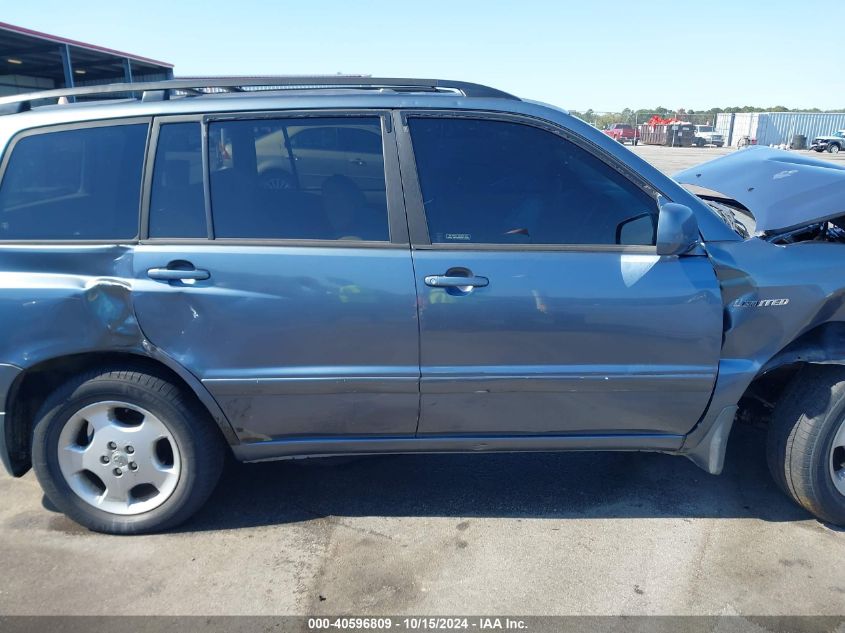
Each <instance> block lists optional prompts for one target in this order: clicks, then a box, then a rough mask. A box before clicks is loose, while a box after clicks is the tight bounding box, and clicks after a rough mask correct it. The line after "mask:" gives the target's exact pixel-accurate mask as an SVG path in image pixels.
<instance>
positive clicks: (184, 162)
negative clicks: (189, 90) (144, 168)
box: [149, 122, 208, 238]
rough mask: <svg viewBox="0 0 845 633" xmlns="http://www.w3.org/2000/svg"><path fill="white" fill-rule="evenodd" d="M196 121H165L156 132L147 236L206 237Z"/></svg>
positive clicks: (198, 129)
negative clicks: (157, 132) (166, 122)
mask: <svg viewBox="0 0 845 633" xmlns="http://www.w3.org/2000/svg"><path fill="white" fill-rule="evenodd" d="M202 170H203V166H202V137H201V129H200V124H199V122H191V123H168V124H165V125H162V126H161V128H160V129H159V134H158V145H157V146H156V155H155V165H154V167H153V184H152V189H151V191H150V231H149V233H150V237H176V238H179V237H207V236H208V230H207V228H206V221H205V192H204V191H203V178H202Z"/></svg>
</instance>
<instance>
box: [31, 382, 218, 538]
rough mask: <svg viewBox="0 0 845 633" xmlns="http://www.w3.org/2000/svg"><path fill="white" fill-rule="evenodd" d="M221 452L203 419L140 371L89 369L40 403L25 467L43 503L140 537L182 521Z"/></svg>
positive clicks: (206, 491) (208, 485) (211, 482)
mask: <svg viewBox="0 0 845 633" xmlns="http://www.w3.org/2000/svg"><path fill="white" fill-rule="evenodd" d="M224 450H225V447H224V444H223V440H222V437H221V435H220V433H219V431H218V430H217V429H216V428H215V427H214V425H213V422H212V421H211V420H209V419H208V415H207V413H206V412H205V411H204V410H202V409H201V407H200V405H199V404H198V403H197V402H195V401H194V400H193V399H192V398H190V397H189V396H188V394H185V393H183V392H182V391H181V389H180V388H179V387H177V386H176V385H174V384H173V383H172V382H170V381H169V380H167V379H165V378H163V377H159V376H156V375H154V374H153V373H147V372H145V371H143V370H141V369H140V368H139V369H137V370H135V369H112V370H105V371H95V372H92V373H90V374H87V375H84V376H80V377H78V378H76V379H74V380H71V381H69V382H68V383H66V384H65V385H64V386H62V387H61V388H59V389H58V390H56V391H55V392H54V393H53V394H52V395H50V396H49V397H48V398H47V401H46V402H45V403H44V406H43V407H42V408H41V410H40V412H39V413H38V416H37V422H36V424H35V428H34V433H33V450H32V462H33V467H34V469H35V474H36V476H37V477H38V480H39V482H40V483H41V487H42V488H43V489H44V492H45V494H46V495H47V498H48V499H49V500H50V501H51V502H52V503H53V505H55V506H56V507H57V508H58V509H59V510H61V511H62V512H64V513H65V514H66V515H67V516H69V517H70V518H71V519H73V520H74V521H76V522H77V523H80V524H82V525H84V526H86V527H88V528H90V529H92V530H95V531H97V532H107V533H111V534H139V533H143V532H153V531H160V530H164V529H167V528H170V527H173V526H175V525H177V524H178V523H181V522H182V521H184V520H185V519H187V518H188V517H189V516H191V515H192V514H193V513H194V512H195V511H196V510H197V509H199V507H200V506H201V505H202V504H203V502H205V500H206V499H207V498H208V496H209V495H210V494H211V492H212V491H213V489H214V486H215V485H216V483H217V480H218V479H219V476H220V472H221V469H222V465H223V459H224Z"/></svg>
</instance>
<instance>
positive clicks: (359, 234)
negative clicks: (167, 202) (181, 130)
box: [208, 117, 390, 241]
mask: <svg viewBox="0 0 845 633" xmlns="http://www.w3.org/2000/svg"><path fill="white" fill-rule="evenodd" d="M208 134H209V154H210V156H209V163H210V185H211V210H212V216H213V223H214V236H215V237H218V238H263V239H306V240H307V239H320V240H351V241H388V240H389V239H390V232H389V229H388V220H387V196H386V192H385V177H384V155H383V152H382V137H381V120H380V119H379V118H378V117H337V118H328V117H326V118H323V117H307V118H285V119H260V120H258V119H257V120H240V121H223V122H212V123H210V124H209V127H208Z"/></svg>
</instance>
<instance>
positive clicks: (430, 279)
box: [425, 275, 490, 288]
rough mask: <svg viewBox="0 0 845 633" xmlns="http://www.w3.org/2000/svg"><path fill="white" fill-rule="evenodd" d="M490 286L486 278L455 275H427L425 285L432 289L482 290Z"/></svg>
mask: <svg viewBox="0 0 845 633" xmlns="http://www.w3.org/2000/svg"><path fill="white" fill-rule="evenodd" d="M489 284H490V280H489V279H487V277H475V276H473V277H460V276H457V275H454V276H453V275H428V276H427V277H426V278H425V285H426V286H431V287H433V288H466V287H469V288H483V287H484V286H487V285H489Z"/></svg>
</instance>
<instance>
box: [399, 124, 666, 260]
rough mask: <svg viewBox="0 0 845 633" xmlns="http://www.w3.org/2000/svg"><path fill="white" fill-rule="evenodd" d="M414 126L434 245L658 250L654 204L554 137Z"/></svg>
mask: <svg viewBox="0 0 845 633" xmlns="http://www.w3.org/2000/svg"><path fill="white" fill-rule="evenodd" d="M408 124H409V128H410V131H411V140H412V144H413V147H414V155H415V157H416V163H417V172H418V174H419V180H420V188H421V190H422V196H423V203H424V206H425V214H426V219H427V222H428V231H429V237H430V239H431V242H432V243H435V244H595V245H598V244H620V245H623V244H624V245H654V243H655V229H656V225H657V212H658V211H657V204H656V202H655V200H654V199H653V198H652V197H651V196H649V195H648V194H646V193H645V192H644V191H643V190H642V189H640V188H639V187H637V186H636V185H634V184H633V183H632V182H631V181H629V180H628V179H627V178H625V177H624V176H622V175H621V174H620V173H619V172H617V171H616V170H614V169H613V168H612V167H610V166H609V165H607V164H606V163H604V162H603V161H601V160H599V159H598V158H596V157H595V156H594V155H592V154H591V153H589V152H587V151H586V150H584V149H582V148H580V147H578V146H577V145H575V144H574V143H572V142H570V141H568V140H566V139H564V138H562V137H560V136H558V135H557V134H554V133H552V132H548V131H546V130H542V129H539V128H536V127H533V126H529V125H523V124H520V123H511V122H505V121H495V120H489V119H469V118H451V119H449V118H439V117H411V118H409V120H408Z"/></svg>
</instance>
